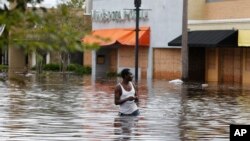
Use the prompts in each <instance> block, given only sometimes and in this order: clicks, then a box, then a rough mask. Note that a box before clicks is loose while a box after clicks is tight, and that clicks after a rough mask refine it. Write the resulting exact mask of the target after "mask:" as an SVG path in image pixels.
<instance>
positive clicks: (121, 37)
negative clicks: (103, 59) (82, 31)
mask: <svg viewBox="0 0 250 141" xmlns="http://www.w3.org/2000/svg"><path fill="white" fill-rule="evenodd" d="M149 34H150V29H149V27H141V28H140V32H139V45H140V46H149V38H150V37H149ZM82 41H83V42H84V43H87V44H94V43H96V44H99V45H100V46H108V45H113V44H115V43H120V44H122V45H129V46H134V45H135V31H134V29H133V28H115V29H99V30H94V31H92V33H91V35H87V36H86V37H84V38H83V39H82Z"/></svg>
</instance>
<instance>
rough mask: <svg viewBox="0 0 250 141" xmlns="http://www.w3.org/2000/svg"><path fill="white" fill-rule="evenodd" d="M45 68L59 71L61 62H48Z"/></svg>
mask: <svg viewBox="0 0 250 141" xmlns="http://www.w3.org/2000/svg"><path fill="white" fill-rule="evenodd" d="M43 70H45V71H59V70H60V65H59V64H46V65H44V67H43Z"/></svg>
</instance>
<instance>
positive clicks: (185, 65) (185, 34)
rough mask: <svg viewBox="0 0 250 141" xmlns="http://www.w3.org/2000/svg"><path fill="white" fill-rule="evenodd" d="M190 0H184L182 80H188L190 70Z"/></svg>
mask: <svg viewBox="0 0 250 141" xmlns="http://www.w3.org/2000/svg"><path fill="white" fill-rule="evenodd" d="M187 26H188V0H183V12H182V41H181V45H182V48H181V59H182V80H183V81H187V80H188V77H189V76H188V71H189V64H188V62H189V57H188V54H189V53H188V52H189V49H188V30H187Z"/></svg>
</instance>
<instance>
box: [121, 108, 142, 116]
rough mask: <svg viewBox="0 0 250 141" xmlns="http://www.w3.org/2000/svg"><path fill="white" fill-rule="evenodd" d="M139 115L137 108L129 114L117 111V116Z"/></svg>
mask: <svg viewBox="0 0 250 141" xmlns="http://www.w3.org/2000/svg"><path fill="white" fill-rule="evenodd" d="M139 115H140V111H139V109H137V110H135V111H134V112H133V113H131V114H123V113H119V116H139Z"/></svg>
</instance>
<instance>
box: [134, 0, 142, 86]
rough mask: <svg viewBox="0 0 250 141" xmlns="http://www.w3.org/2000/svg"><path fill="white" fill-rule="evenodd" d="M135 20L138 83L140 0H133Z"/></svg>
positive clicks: (136, 74)
mask: <svg viewBox="0 0 250 141" xmlns="http://www.w3.org/2000/svg"><path fill="white" fill-rule="evenodd" d="M134 4H135V12H136V20H135V83H136V84H137V83H138V59H139V57H138V54H139V16H140V15H139V14H140V7H141V0H134Z"/></svg>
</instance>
